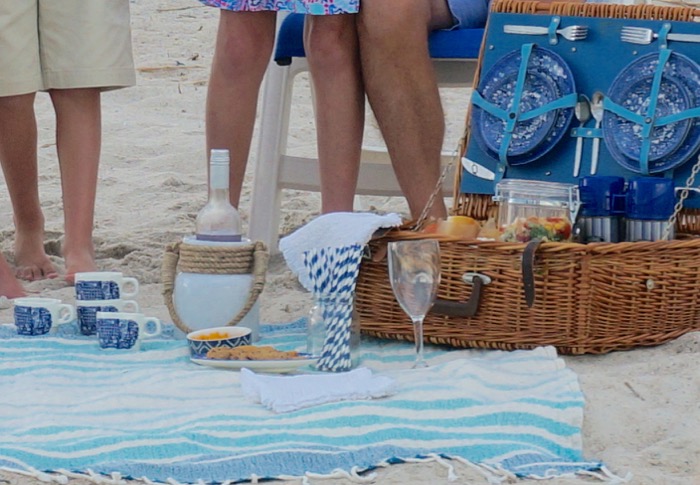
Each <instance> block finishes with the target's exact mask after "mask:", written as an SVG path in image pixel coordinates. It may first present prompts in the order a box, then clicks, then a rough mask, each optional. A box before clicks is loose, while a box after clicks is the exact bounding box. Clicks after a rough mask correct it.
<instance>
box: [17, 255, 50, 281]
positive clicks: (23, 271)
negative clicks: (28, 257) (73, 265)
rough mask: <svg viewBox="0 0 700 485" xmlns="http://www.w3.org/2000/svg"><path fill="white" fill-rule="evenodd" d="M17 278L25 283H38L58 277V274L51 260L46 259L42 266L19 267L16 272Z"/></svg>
mask: <svg viewBox="0 0 700 485" xmlns="http://www.w3.org/2000/svg"><path fill="white" fill-rule="evenodd" d="M15 275H16V276H17V278H19V279H21V280H25V281H38V280H43V279H47V278H48V279H52V278H57V277H58V272H57V271H56V268H55V267H54V265H53V263H52V262H51V260H49V259H48V258H46V259H45V260H44V261H42V262H41V263H40V264H31V265H22V266H18V267H17V270H16V272H15Z"/></svg>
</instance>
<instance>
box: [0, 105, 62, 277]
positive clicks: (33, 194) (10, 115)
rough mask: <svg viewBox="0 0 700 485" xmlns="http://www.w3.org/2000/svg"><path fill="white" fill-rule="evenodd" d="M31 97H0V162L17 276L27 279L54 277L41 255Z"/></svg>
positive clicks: (46, 261) (40, 223) (35, 129)
mask: <svg viewBox="0 0 700 485" xmlns="http://www.w3.org/2000/svg"><path fill="white" fill-rule="evenodd" d="M34 98H35V94H34V93H31V94H23V95H18V96H4V97H0V163H1V164H2V169H3V173H4V175H5V181H6V182H7V188H8V191H9V192H10V200H11V201H12V209H13V212H14V220H15V228H16V233H15V264H16V265H17V271H16V275H17V276H18V277H19V278H22V279H26V280H38V279H42V278H54V277H56V276H57V274H56V269H55V268H54V266H53V264H52V263H51V261H50V260H49V258H48V257H47V256H46V253H45V252H44V215H43V213H42V212H41V204H40V201H39V182H38V174H37V172H38V169H37V127H36V118H35V116H34Z"/></svg>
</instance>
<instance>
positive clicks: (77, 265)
mask: <svg viewBox="0 0 700 485" xmlns="http://www.w3.org/2000/svg"><path fill="white" fill-rule="evenodd" d="M63 259H64V261H65V266H66V273H65V278H66V280H67V281H69V282H71V281H72V280H73V279H74V277H75V273H83V272H87V271H95V270H97V264H96V263H95V250H94V248H93V246H92V244H89V245H80V246H76V247H73V246H71V245H68V244H66V245H64V246H63Z"/></svg>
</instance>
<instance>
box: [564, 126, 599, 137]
mask: <svg viewBox="0 0 700 485" xmlns="http://www.w3.org/2000/svg"><path fill="white" fill-rule="evenodd" d="M571 136H573V137H575V138H603V130H602V129H601V128H586V127H585V126H577V127H575V128H571Z"/></svg>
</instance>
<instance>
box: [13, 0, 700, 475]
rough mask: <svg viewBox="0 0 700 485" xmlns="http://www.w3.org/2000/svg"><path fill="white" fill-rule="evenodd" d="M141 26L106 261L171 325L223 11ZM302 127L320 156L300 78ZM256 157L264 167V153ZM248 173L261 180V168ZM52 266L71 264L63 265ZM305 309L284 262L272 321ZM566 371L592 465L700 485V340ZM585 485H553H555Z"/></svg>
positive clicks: (116, 106)
mask: <svg viewBox="0 0 700 485" xmlns="http://www.w3.org/2000/svg"><path fill="white" fill-rule="evenodd" d="M132 19H133V20H132V22H133V36H134V51H135V56H136V63H137V67H138V69H139V84H138V86H137V87H134V88H130V89H124V90H119V91H115V92H110V93H106V94H105V95H104V98H103V100H104V102H103V103H104V121H103V123H104V144H103V145H104V148H103V157H102V166H101V171H100V182H99V190H98V201H97V215H96V229H95V239H96V244H97V256H98V259H99V261H98V264H99V266H100V268H101V269H116V270H120V271H123V272H125V273H127V274H129V275H133V276H136V277H137V278H139V280H140V281H141V282H142V289H141V292H140V294H139V295H138V301H139V303H140V304H141V307H142V309H143V310H144V311H145V312H146V313H148V314H151V315H154V316H158V317H160V318H163V319H165V320H168V321H169V320H170V317H169V315H168V312H167V310H166V308H165V306H164V305H163V302H162V297H161V286H160V284H159V281H160V265H161V261H162V253H163V248H164V246H165V245H166V244H167V243H171V242H175V241H177V240H178V239H179V238H180V237H181V236H182V235H183V234H188V233H191V232H192V229H193V223H194V218H195V215H196V213H197V211H198V209H199V208H200V207H201V206H202V205H203V204H204V202H205V199H206V179H205V173H206V170H205V153H204V122H203V119H204V100H205V95H206V84H207V77H208V66H209V64H210V62H211V57H212V52H213V39H214V34H215V30H216V24H217V21H216V19H217V14H216V11H215V10H213V9H209V8H205V7H201V6H199V4H197V2H195V1H194V0H170V1H166V0H140V1H138V2H132ZM465 96H466V93H465V92H464V91H459V90H450V91H449V92H447V93H446V94H445V103H446V108H447V111H448V113H449V120H448V136H447V140H446V143H445V147H446V148H452V147H454V145H456V143H457V140H458V138H459V136H460V135H461V132H462V129H463V118H464V112H465V109H466V101H465ZM37 117H38V120H39V125H40V132H39V133H40V143H39V146H40V148H39V158H40V165H41V169H40V171H41V180H40V184H41V197H42V202H43V207H44V210H45V215H46V227H47V247H48V249H49V251H50V252H51V254H54V255H57V254H58V250H59V247H60V241H61V236H62V230H63V216H62V208H61V191H60V181H59V175H58V164H57V162H56V156H55V137H54V121H53V112H52V110H51V108H50V103H49V101H48V97H47V96H46V95H40V96H39V100H38V103H37ZM369 121H370V123H369V124H371V120H369ZM293 127H294V133H293V137H292V140H290V146H291V148H292V149H293V150H296V151H301V152H309V151H311V152H313V149H314V148H313V147H314V139H315V135H314V129H313V118H312V110H311V102H310V97H309V90H308V86H307V84H306V83H305V82H304V80H303V79H302V80H301V81H300V82H299V83H298V89H297V90H296V96H295V101H294V108H293ZM256 136H257V135H256ZM368 139H369V143H370V144H374V142H375V141H376V139H377V135H376V133H375V131H374V130H369V131H368ZM253 147H254V149H255V147H256V143H255V141H254V143H253ZM251 160H255V156H254V154H252V155H251ZM251 165H252V164H251ZM248 172H249V174H252V167H249V171H248ZM250 191H251V179H250V175H249V176H248V178H247V179H246V183H245V187H244V192H243V200H242V204H241V212H242V215H243V218H244V220H245V221H247V218H248V213H249V209H250V204H249V203H250ZM362 204H363V207H365V208H368V207H371V206H375V207H378V208H381V209H390V210H397V211H405V206H404V204H403V201H402V200H398V199H388V198H382V197H374V198H363V200H362ZM318 210H319V196H318V194H315V193H303V192H286V193H285V196H284V200H283V216H282V219H283V223H282V227H281V231H283V232H287V231H289V230H291V229H293V228H295V227H298V226H299V225H300V224H302V223H303V222H304V221H306V220H308V219H310V218H311V217H313V216H315V215H316V214H317V213H318ZM13 233H14V229H13V226H12V215H11V208H10V202H9V198H8V195H7V190H6V187H5V184H4V180H3V179H2V178H0V250H2V251H3V253H4V254H5V255H6V256H7V257H8V259H10V260H11V259H12V244H13ZM52 259H53V260H54V262H55V263H56V264H57V265H58V266H59V267H62V260H61V258H59V257H58V256H54V257H53V258H52ZM26 287H27V289H28V290H30V291H32V292H38V293H40V294H41V295H43V296H52V297H57V298H61V299H63V300H65V301H67V302H72V301H73V291H72V288H70V287H67V286H66V285H65V284H64V283H63V282H62V281H61V280H53V281H41V282H35V283H31V284H27V285H26ZM308 303H309V298H308V296H307V295H306V294H305V293H304V291H303V290H302V289H301V287H300V286H299V285H298V283H297V282H296V279H295V278H294V277H293V276H292V275H291V273H290V272H289V271H288V270H287V269H286V267H285V264H284V262H283V261H282V260H281V259H280V258H279V257H278V258H274V259H273V261H272V263H271V267H270V272H269V278H268V284H267V286H266V288H265V291H264V293H263V297H262V317H263V320H264V321H267V322H284V321H290V320H292V319H295V318H297V317H299V316H301V315H303V314H305V312H306V310H307V308H308ZM11 319H12V317H11V314H10V312H9V311H8V310H4V311H0V321H4V322H8V321H11ZM566 362H567V364H568V365H569V366H570V367H571V368H572V369H573V370H574V371H576V372H577V373H578V375H579V376H580V381H581V386H582V388H583V391H584V392H585V395H586V397H587V406H586V411H585V424H584V429H583V447H584V450H585V454H586V457H587V458H589V459H600V460H602V461H604V462H605V464H606V465H607V466H608V467H609V468H610V470H612V471H613V472H614V473H616V474H618V475H625V474H626V473H627V472H632V473H633V474H634V479H633V481H632V483H635V484H648V485H657V484H678V485H681V484H683V485H686V484H691V483H700V333H693V334H688V335H686V336H685V337H682V338H680V339H678V340H677V341H675V342H672V343H669V344H666V345H663V346H659V347H656V348H650V349H640V350H635V351H630V352H618V353H613V354H610V355H604V356H585V357H567V358H566ZM455 466H456V471H457V474H458V475H459V477H460V478H459V480H458V481H456V482H454V483H486V482H485V481H484V480H483V479H481V478H480V476H479V475H478V474H476V473H475V472H473V471H471V470H470V469H469V468H468V467H466V466H464V465H460V464H457V463H456V464H455ZM581 480H582V479H556V480H552V481H551V483H553V484H573V483H580V482H581ZM2 482H6V483H12V484H29V483H38V480H36V479H33V478H26V477H22V476H19V475H13V474H8V473H2V472H0V483H2ZM76 482H82V480H76ZM446 482H447V472H446V470H445V468H444V467H442V466H441V465H438V464H434V463H433V464H421V465H413V464H412V465H400V466H393V467H390V468H388V469H385V470H381V471H379V473H378V478H377V480H376V483H384V484H396V485H399V484H406V483H431V484H432V483H446ZM290 483H299V481H296V482H290ZM313 483H333V484H345V483H350V482H348V481H347V480H342V479H339V480H328V481H325V480H324V481H317V480H313Z"/></svg>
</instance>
